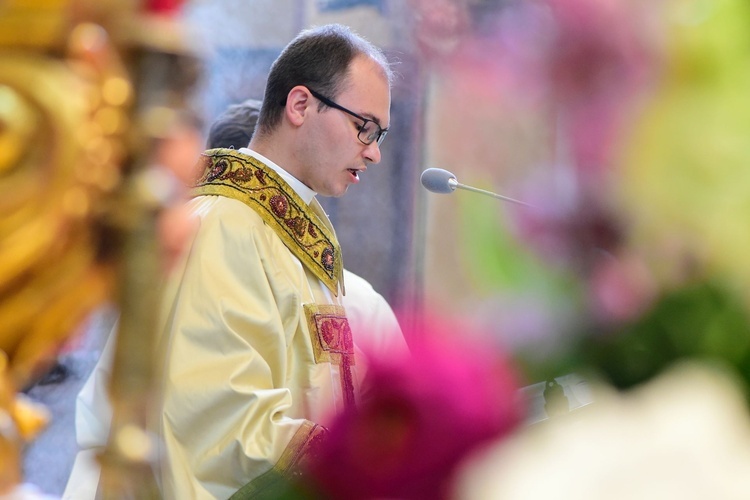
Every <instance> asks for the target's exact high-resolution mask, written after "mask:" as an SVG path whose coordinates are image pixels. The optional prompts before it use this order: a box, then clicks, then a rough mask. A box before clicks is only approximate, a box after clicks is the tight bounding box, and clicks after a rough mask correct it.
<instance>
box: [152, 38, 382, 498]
mask: <svg viewBox="0 0 750 500" xmlns="http://www.w3.org/2000/svg"><path fill="white" fill-rule="evenodd" d="M391 75H392V74H391V70H390V67H389V64H388V62H387V60H386V58H385V56H384V55H383V53H382V52H381V51H380V50H379V49H378V48H376V47H375V46H374V45H372V44H370V43H369V42H367V41H366V40H364V39H363V38H361V37H360V36H358V35H357V34H355V33H354V32H352V31H351V30H350V29H348V28H346V27H344V26H341V25H326V26H322V27H318V28H313V29H310V30H305V31H303V32H301V33H300V34H299V35H298V36H297V37H296V38H295V39H294V40H293V41H292V42H290V44H289V45H287V47H286V48H284V50H283V51H282V52H281V54H280V56H279V57H278V58H277V60H276V61H275V62H274V64H273V65H272V67H271V70H270V73H269V76H268V82H267V87H266V91H265V95H264V98H263V102H264V105H263V106H262V107H261V111H260V115H259V120H258V127H257V129H256V131H255V133H254V134H253V137H252V139H251V141H250V144H249V147H248V148H240V149H239V150H237V151H234V150H228V149H214V150H209V151H207V152H206V153H204V156H203V158H202V160H201V165H202V168H203V174H202V175H201V177H200V179H199V182H198V187H197V188H196V190H195V191H194V193H195V195H196V198H195V199H194V200H192V202H191V203H192V208H193V210H194V213H195V214H196V215H197V216H198V217H199V219H200V227H199V229H198V230H197V233H196V235H195V237H194V239H193V241H192V242H191V244H189V245H188V248H187V249H186V251H185V253H184V261H183V262H181V263H180V264H178V265H176V266H175V267H174V272H173V274H172V276H171V277H170V279H169V281H168V284H167V288H166V293H165V303H164V311H165V312H166V313H167V314H166V315H165V317H164V325H163V326H164V337H163V342H164V346H165V347H166V349H165V353H166V357H165V365H164V370H165V377H164V387H163V392H164V401H163V408H162V419H161V426H160V431H161V436H160V437H161V443H162V445H163V450H162V452H163V456H164V458H165V461H164V467H163V468H162V474H161V478H160V485H161V487H162V489H163V494H164V496H165V497H167V498H229V497H231V496H233V495H235V494H237V495H238V497H243V498H245V497H252V496H253V495H254V494H255V493H257V492H259V491H261V490H262V489H264V488H266V487H268V485H269V484H271V483H273V482H274V481H275V480H276V479H279V478H283V477H284V476H287V475H292V474H294V473H295V470H296V466H297V465H298V464H299V463H300V462H301V461H303V460H305V458H306V456H308V454H309V453H311V452H312V451H313V450H314V446H315V443H316V441H317V440H318V439H320V438H321V437H322V436H323V434H324V433H325V429H324V428H323V427H322V426H321V424H320V422H324V421H326V419H327V418H328V417H330V415H331V414H333V413H334V412H336V411H340V410H343V409H345V408H347V407H350V406H351V405H354V404H355V403H356V401H357V398H358V390H359V385H360V382H361V376H362V374H361V373H359V370H360V368H361V363H360V361H361V360H362V356H361V351H360V350H359V349H358V347H357V345H356V340H357V339H356V338H352V331H351V329H350V327H349V325H348V321H347V317H346V314H345V310H344V308H343V306H342V296H343V295H344V293H345V282H344V280H343V263H342V260H341V251H340V249H339V245H338V243H337V240H336V235H335V232H334V229H333V227H332V226H331V224H330V221H329V220H328V217H327V216H326V214H325V213H324V212H323V210H322V208H321V206H320V204H319V203H318V201H317V200H316V196H317V195H322V196H334V197H338V196H342V195H343V194H344V193H345V192H346V191H347V188H348V187H349V186H350V185H351V184H355V183H357V182H359V177H360V175H362V174H363V173H364V172H365V171H366V169H367V167H368V165H370V164H376V163H378V162H379V161H380V158H381V157H380V142H381V141H382V139H383V138H384V137H385V133H386V131H387V129H388V125H389V122H390V85H391V79H392V76H391Z"/></svg>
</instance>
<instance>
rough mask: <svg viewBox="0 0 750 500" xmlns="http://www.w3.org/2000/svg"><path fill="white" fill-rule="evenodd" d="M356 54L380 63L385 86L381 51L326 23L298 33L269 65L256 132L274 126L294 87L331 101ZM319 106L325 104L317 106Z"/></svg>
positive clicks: (388, 70)
mask: <svg viewBox="0 0 750 500" xmlns="http://www.w3.org/2000/svg"><path fill="white" fill-rule="evenodd" d="M360 55H363V56H367V57H370V58H372V59H373V60H374V61H376V62H377V63H378V64H380V66H381V67H382V68H383V74H384V76H385V77H386V78H387V80H388V83H389V84H390V83H391V81H392V79H393V75H392V72H391V68H390V65H389V63H388V60H387V59H386V57H385V55H384V54H383V52H382V51H381V50H380V49H379V48H377V47H376V46H374V45H373V44H371V43H370V42H368V41H367V40H365V39H364V38H362V37H360V36H359V35H357V34H356V33H354V32H353V31H352V30H351V29H350V28H348V27H346V26H343V25H340V24H328V25H325V26H320V27H317V28H311V29H308V30H304V31H302V32H301V33H300V34H299V35H297V36H296V37H295V38H294V40H292V41H291V42H290V43H289V45H287V46H286V47H285V48H284V50H283V51H282V52H281V54H280V55H279V57H278V58H277V59H276V61H274V63H273V65H272V66H271V71H270V72H269V74H268V82H267V84H266V92H265V96H264V97H263V102H264V103H265V105H264V106H263V108H262V109H261V112H260V118H259V120H258V132H259V133H267V132H271V131H273V130H274V129H275V128H276V127H277V126H278V124H279V123H280V122H281V117H282V115H283V109H282V106H283V105H284V104H286V98H287V95H288V94H289V91H290V90H292V88H294V87H295V86H296V85H304V86H306V87H310V88H312V89H313V90H316V91H318V92H320V93H321V94H323V95H325V96H326V97H329V98H331V99H335V98H336V96H337V95H338V93H339V92H340V91H341V90H342V87H343V85H344V84H345V83H346V78H347V76H348V73H349V66H350V64H351V62H352V60H354V59H355V58H356V57H357V56H360ZM320 106H321V107H324V106H325V105H324V104H322V103H321V104H320Z"/></svg>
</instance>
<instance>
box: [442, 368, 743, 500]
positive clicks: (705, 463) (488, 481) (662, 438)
mask: <svg viewBox="0 0 750 500" xmlns="http://www.w3.org/2000/svg"><path fill="white" fill-rule="evenodd" d="M594 401H595V402H594V403H593V404H591V405H588V406H586V407H584V408H583V409H581V410H579V411H578V412H572V413H570V414H567V415H566V416H563V417H557V418H553V419H550V420H547V421H544V422H542V423H539V424H535V425H532V426H529V427H527V428H525V429H524V430H523V431H521V432H519V433H517V434H516V435H514V436H513V437H511V438H506V439H505V440H503V441H502V442H501V443H498V444H497V445H494V446H493V447H491V448H489V449H485V450H483V451H482V452H480V453H478V454H475V455H473V456H472V457H471V458H470V459H469V460H467V461H466V462H465V463H464V465H463V467H462V469H461V473H460V474H459V476H458V480H457V483H456V485H455V486H456V487H455V498H457V499H461V500H486V499H495V498H501V499H503V500H515V499H523V500H528V499H542V498H543V499H571V500H572V499H575V500H589V499H590V500H601V499H603V498H606V499H608V500H620V499H637V500H649V499H654V500H655V499H659V500H662V499H665V498H679V499H681V500H690V499H709V498H710V499H712V500H714V499H737V500H739V499H747V498H748V492H750V418H748V417H749V416H748V410H747V406H746V401H745V398H744V395H743V394H742V392H741V391H740V389H739V385H738V384H737V383H736V381H735V380H733V379H731V378H730V377H729V376H728V375H726V374H725V373H724V372H721V371H719V370H716V369H713V368H709V367H707V366H701V365H695V364H692V365H688V364H682V365H680V366H676V367H674V368H672V369H671V370H670V371H668V372H666V373H665V374H664V375H662V376H661V377H659V378H657V379H654V380H653V381H651V382H649V383H648V384H647V385H644V386H642V387H640V388H637V389H634V390H633V391H631V392H628V393H616V392H614V391H612V390H609V389H606V388H602V387H599V388H598V389H595V395H594Z"/></svg>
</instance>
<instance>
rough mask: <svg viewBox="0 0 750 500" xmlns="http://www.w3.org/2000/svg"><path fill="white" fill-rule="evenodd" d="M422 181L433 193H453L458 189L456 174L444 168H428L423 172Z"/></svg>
mask: <svg viewBox="0 0 750 500" xmlns="http://www.w3.org/2000/svg"><path fill="white" fill-rule="evenodd" d="M420 181H421V182H422V185H423V186H424V187H425V189H427V190H428V191H432V192H433V193H452V192H453V191H454V190H455V189H456V176H455V175H453V174H452V173H450V172H448V171H447V170H443V169H442V168H428V169H427V170H425V171H424V172H422V176H421V177H420ZM450 181H453V183H451V182H450Z"/></svg>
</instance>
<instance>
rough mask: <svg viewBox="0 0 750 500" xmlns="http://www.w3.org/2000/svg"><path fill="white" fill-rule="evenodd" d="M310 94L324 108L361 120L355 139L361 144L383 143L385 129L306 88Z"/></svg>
mask: <svg viewBox="0 0 750 500" xmlns="http://www.w3.org/2000/svg"><path fill="white" fill-rule="evenodd" d="M308 90H309V91H310V93H311V94H312V95H313V96H314V97H315V98H316V99H317V100H319V101H320V102H322V103H323V104H325V105H326V106H330V107H332V108H336V109H338V110H339V111H343V112H344V113H348V114H350V115H352V116H353V117H354V118H357V119H358V120H362V122H363V123H362V125H360V126H359V127H358V129H357V130H359V132H358V133H357V139H359V141H360V142H361V143H362V144H367V145H369V144H372V143H373V142H374V141H376V140H377V141H378V146H380V144H381V143H382V142H383V139H385V135H386V134H387V133H388V129H387V128H381V127H380V125H378V124H377V123H375V122H374V121H372V120H370V119H369V118H365V117H364V116H360V115H358V114H357V113H355V112H354V111H350V110H348V109H346V108H345V107H344V106H342V105H340V104H336V103H335V102H333V101H332V100H330V99H328V98H327V97H323V96H322V95H320V94H318V93H317V92H315V91H314V90H313V89H311V88H308Z"/></svg>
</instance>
